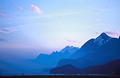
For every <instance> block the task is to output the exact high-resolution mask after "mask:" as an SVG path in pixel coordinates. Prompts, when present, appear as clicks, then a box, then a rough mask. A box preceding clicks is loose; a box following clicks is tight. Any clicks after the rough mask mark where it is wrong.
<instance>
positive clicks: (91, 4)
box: [0, 0, 120, 59]
mask: <svg viewBox="0 0 120 78" xmlns="http://www.w3.org/2000/svg"><path fill="white" fill-rule="evenodd" d="M119 4H120V0H0V54H1V56H5V55H6V54H8V55H9V54H14V55H22V56H37V55H38V54H39V53H47V54H49V53H51V52H53V51H59V50H61V49H62V48H64V47H65V46H67V45H70V46H75V47H81V46H82V45H83V44H84V43H85V42H86V41H87V40H89V39H91V38H96V37H97V36H99V35H100V34H101V33H102V32H106V33H107V34H108V35H109V36H111V37H119V35H120V22H119V20H120V5H119ZM28 53H29V55H28ZM4 58H5V57H1V59H4Z"/></svg>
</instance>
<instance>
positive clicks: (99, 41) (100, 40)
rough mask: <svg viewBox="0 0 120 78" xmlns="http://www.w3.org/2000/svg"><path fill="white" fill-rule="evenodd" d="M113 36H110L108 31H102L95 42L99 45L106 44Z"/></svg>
mask: <svg viewBox="0 0 120 78" xmlns="http://www.w3.org/2000/svg"><path fill="white" fill-rule="evenodd" d="M110 39H111V37H109V36H108V35H107V34H106V33H102V34H101V35H100V36H99V37H97V38H96V39H95V40H94V42H95V43H97V44H98V45H99V46H102V45H104V44H106V43H107V42H108V41H109V40H110Z"/></svg>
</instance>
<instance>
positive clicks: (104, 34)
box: [100, 32, 109, 37]
mask: <svg viewBox="0 0 120 78" xmlns="http://www.w3.org/2000/svg"><path fill="white" fill-rule="evenodd" d="M100 36H102V37H109V36H108V35H107V34H106V33H104V32H103V33H102V34H101V35H100Z"/></svg>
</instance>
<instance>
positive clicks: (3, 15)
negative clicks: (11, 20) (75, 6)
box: [0, 13, 8, 18]
mask: <svg viewBox="0 0 120 78" xmlns="http://www.w3.org/2000/svg"><path fill="white" fill-rule="evenodd" d="M0 17H5V18H7V17H8V16H7V15H5V14H2V13H0Z"/></svg>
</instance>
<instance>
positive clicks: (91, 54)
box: [57, 33, 120, 68]
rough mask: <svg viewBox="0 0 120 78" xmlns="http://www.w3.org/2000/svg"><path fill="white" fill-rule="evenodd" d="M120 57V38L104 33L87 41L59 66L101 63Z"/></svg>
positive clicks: (60, 62)
mask: <svg viewBox="0 0 120 78" xmlns="http://www.w3.org/2000/svg"><path fill="white" fill-rule="evenodd" d="M119 58H120V38H118V39H117V38H111V37H109V36H107V35H106V34H105V33H102V34H101V35H100V36H99V37H97V38H96V39H90V40H89V41H87V42H86V43H85V44H84V45H83V46H82V47H81V48H80V49H79V50H78V51H76V52H75V53H74V54H72V56H71V59H61V60H60V61H59V63H58V65H57V66H58V67H59V66H63V65H67V64H71V65H73V66H75V67H77V68H85V67H88V66H92V65H101V64H104V63H107V62H109V61H112V60H115V59H119Z"/></svg>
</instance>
